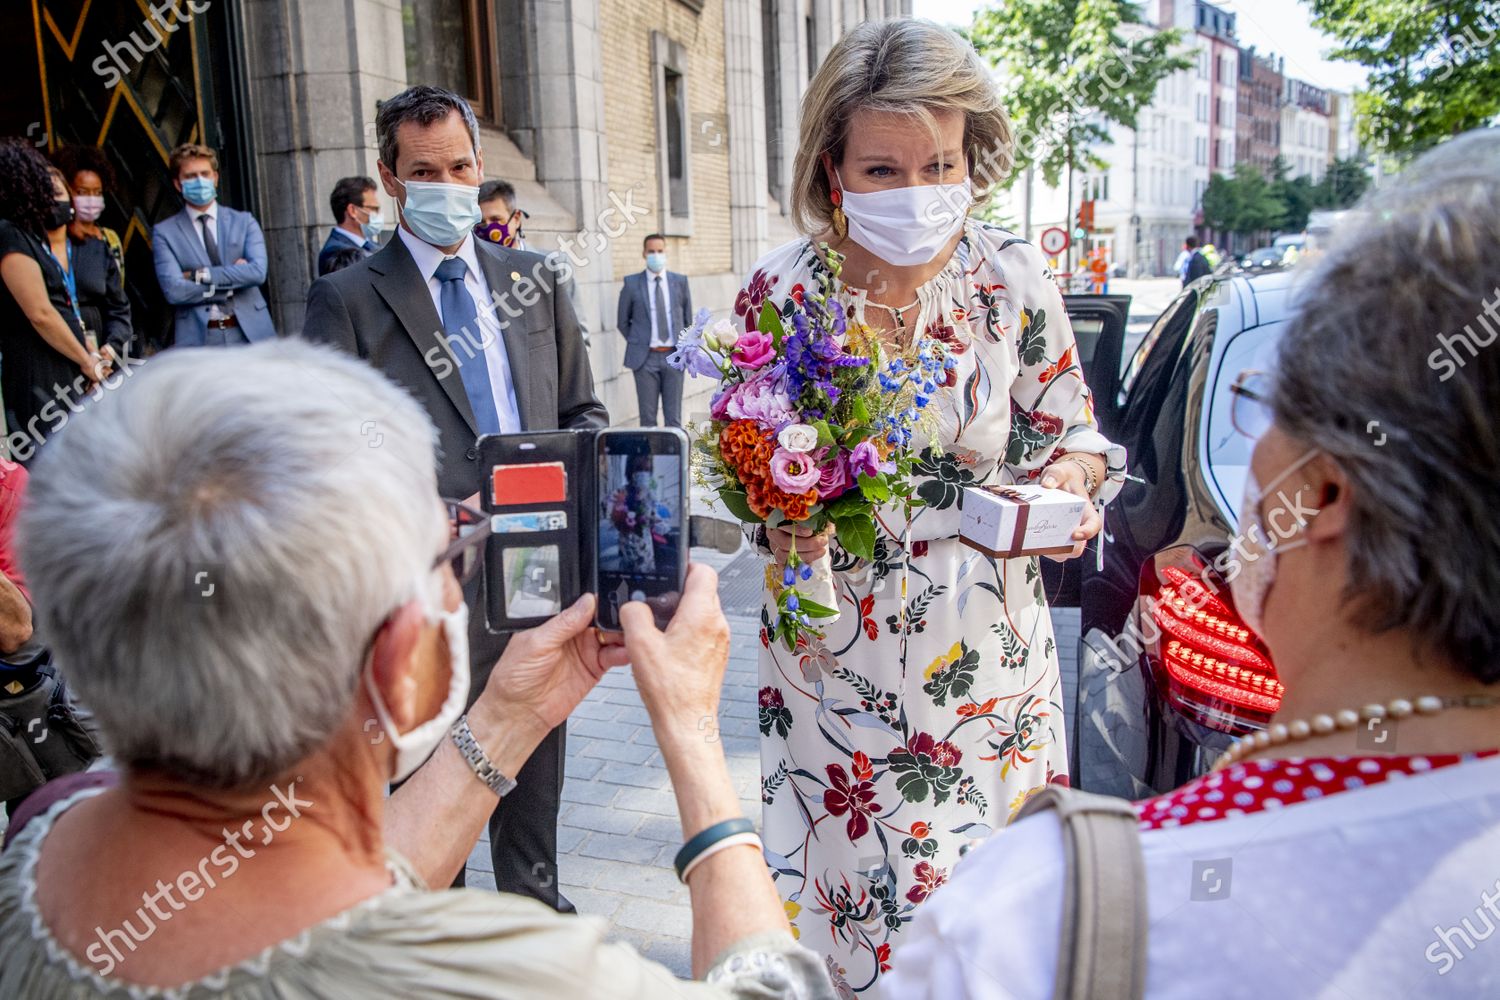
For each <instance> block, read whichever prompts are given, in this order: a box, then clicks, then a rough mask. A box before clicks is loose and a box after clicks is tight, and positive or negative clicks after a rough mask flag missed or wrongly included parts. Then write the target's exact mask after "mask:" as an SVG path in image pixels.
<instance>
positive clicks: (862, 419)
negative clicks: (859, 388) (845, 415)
mask: <svg viewBox="0 0 1500 1000" xmlns="http://www.w3.org/2000/svg"><path fill="white" fill-rule="evenodd" d="M849 414H850V416H852V417H853V418H854V419H853V420H851V421H850V423H855V424H868V423H869V422H870V408H869V406H867V405H865V401H864V400H863V399H860V398H859V397H858V396H856V397H854V404H853V405H852V406H851V407H850V408H849Z"/></svg>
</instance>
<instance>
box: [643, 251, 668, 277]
mask: <svg viewBox="0 0 1500 1000" xmlns="http://www.w3.org/2000/svg"><path fill="white" fill-rule="evenodd" d="M666 269H667V255H666V254H664V253H648V254H646V270H648V271H650V272H651V273H652V274H660V273H662V272H663V271H665V270H666Z"/></svg>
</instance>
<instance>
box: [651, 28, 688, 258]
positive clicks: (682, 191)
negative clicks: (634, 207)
mask: <svg viewBox="0 0 1500 1000" xmlns="http://www.w3.org/2000/svg"><path fill="white" fill-rule="evenodd" d="M651 49H652V61H653V63H654V64H655V65H654V69H655V75H656V88H655V89H656V138H657V142H656V171H657V194H658V197H659V199H660V202H659V204H660V206H661V207H660V210H659V211H660V218H661V221H660V229H661V231H662V232H663V233H666V234H667V235H669V236H691V235H692V215H693V208H692V206H693V199H692V178H691V176H690V174H689V169H688V168H689V162H688V161H689V157H688V151H689V149H690V148H691V147H690V145H689V142H690V136H689V135H688V108H687V50H686V49H685V48H684V47H683V46H682V45H681V44H680V43H678V42H674V41H672V40H671V39H670V38H668V37H667V36H666V35H663V34H662V33H661V32H659V31H653V32H652V33H651Z"/></svg>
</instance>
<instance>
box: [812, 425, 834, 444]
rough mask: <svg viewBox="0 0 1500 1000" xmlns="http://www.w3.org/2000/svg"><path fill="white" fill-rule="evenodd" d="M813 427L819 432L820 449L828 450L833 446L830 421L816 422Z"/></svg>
mask: <svg viewBox="0 0 1500 1000" xmlns="http://www.w3.org/2000/svg"><path fill="white" fill-rule="evenodd" d="M812 426H813V429H814V430H816V431H817V432H818V447H819V448H827V447H828V446H829V445H831V444H833V431H832V430H831V429H830V428H829V426H828V421H826V420H814V421H813V424H812Z"/></svg>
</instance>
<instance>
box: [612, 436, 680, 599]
mask: <svg viewBox="0 0 1500 1000" xmlns="http://www.w3.org/2000/svg"><path fill="white" fill-rule="evenodd" d="M687 447H688V442H687V435H685V434H683V433H682V432H681V431H680V430H676V429H675V428H660V429H651V430H639V431H624V430H622V431H605V432H602V433H601V434H600V435H599V438H598V442H597V458H598V462H599V478H598V483H599V492H598V506H599V509H598V512H597V518H598V547H597V550H596V551H597V553H598V556H597V566H598V577H597V581H596V583H597V589H596V593H597V594H598V598H599V613H598V619H599V625H600V627H601V628H607V629H618V628H619V627H620V618H619V612H620V608H622V607H623V606H624V605H625V604H626V603H628V602H630V601H644V602H645V603H646V604H647V605H648V606H650V607H651V609H652V611H653V612H654V614H655V617H656V620H657V623H658V624H659V625H665V624H666V622H667V621H669V620H670V619H671V617H672V613H673V612H674V611H675V610H676V609H677V601H678V598H679V597H680V596H681V594H682V584H683V580H684V579H685V577H686V576H687V557H688V550H687V547H688V538H687V516H686V507H687Z"/></svg>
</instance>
